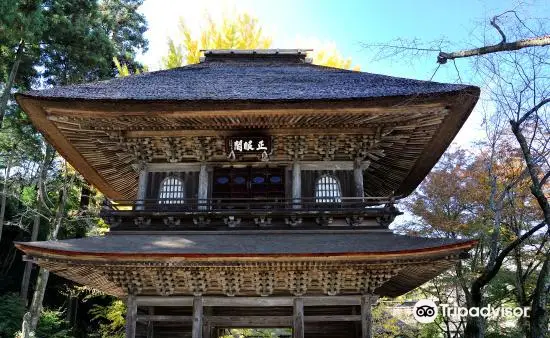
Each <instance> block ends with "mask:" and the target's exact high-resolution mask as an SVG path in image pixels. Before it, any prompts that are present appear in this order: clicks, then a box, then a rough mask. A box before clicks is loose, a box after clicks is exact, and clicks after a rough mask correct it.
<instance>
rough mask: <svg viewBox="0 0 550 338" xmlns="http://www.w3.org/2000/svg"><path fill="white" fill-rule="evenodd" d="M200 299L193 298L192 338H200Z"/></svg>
mask: <svg viewBox="0 0 550 338" xmlns="http://www.w3.org/2000/svg"><path fill="white" fill-rule="evenodd" d="M202 311H203V309H202V297H200V296H196V297H194V298H193V333H192V335H191V337H192V338H203V337H202Z"/></svg>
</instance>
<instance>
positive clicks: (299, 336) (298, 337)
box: [292, 298, 304, 338]
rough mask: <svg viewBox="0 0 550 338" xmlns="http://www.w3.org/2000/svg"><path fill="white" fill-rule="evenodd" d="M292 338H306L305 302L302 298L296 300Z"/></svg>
mask: <svg viewBox="0 0 550 338" xmlns="http://www.w3.org/2000/svg"><path fill="white" fill-rule="evenodd" d="M292 338H304V300H303V299H302V298H294V316H293V321H292Z"/></svg>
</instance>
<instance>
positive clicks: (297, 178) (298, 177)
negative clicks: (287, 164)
mask: <svg viewBox="0 0 550 338" xmlns="http://www.w3.org/2000/svg"><path fill="white" fill-rule="evenodd" d="M301 198H302V173H301V170H300V163H299V162H298V161H294V163H293V164H292V207H293V208H294V209H300V207H301V206H300V200H301Z"/></svg>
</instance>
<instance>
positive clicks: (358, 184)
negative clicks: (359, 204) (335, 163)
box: [353, 158, 365, 197]
mask: <svg viewBox="0 0 550 338" xmlns="http://www.w3.org/2000/svg"><path fill="white" fill-rule="evenodd" d="M353 181H354V182H355V197H364V196H365V188H364V187H363V166H362V163H361V159H360V158H356V159H355V161H353Z"/></svg>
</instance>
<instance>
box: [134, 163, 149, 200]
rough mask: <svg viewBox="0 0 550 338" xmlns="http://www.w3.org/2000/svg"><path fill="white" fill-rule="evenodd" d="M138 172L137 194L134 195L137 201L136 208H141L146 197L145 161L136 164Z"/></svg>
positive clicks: (146, 172) (146, 174)
mask: <svg viewBox="0 0 550 338" xmlns="http://www.w3.org/2000/svg"><path fill="white" fill-rule="evenodd" d="M138 173H139V179H138V190H137V196H136V199H137V200H138V203H137V204H136V210H143V208H144V205H143V204H144V200H145V198H147V176H148V171H147V164H146V163H140V164H139V165H138Z"/></svg>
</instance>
